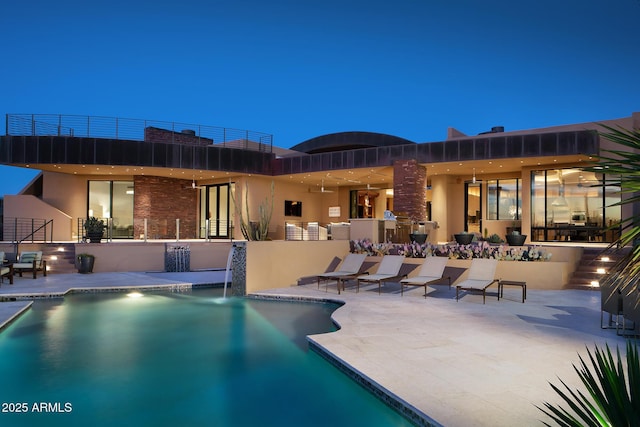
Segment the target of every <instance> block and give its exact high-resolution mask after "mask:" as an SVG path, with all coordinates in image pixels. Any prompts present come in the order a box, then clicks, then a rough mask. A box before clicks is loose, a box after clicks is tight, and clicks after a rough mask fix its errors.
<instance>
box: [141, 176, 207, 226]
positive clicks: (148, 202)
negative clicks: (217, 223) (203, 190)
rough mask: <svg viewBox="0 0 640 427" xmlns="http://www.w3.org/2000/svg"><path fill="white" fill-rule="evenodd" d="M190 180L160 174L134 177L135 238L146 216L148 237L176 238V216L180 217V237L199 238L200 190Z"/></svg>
mask: <svg viewBox="0 0 640 427" xmlns="http://www.w3.org/2000/svg"><path fill="white" fill-rule="evenodd" d="M190 186H191V181H189V180H184V179H173V178H163V177H157V176H139V175H138V176H135V177H134V189H135V193H134V207H133V217H134V218H135V221H134V237H135V238H136V239H137V238H140V235H141V234H142V233H143V232H144V219H145V218H147V237H148V238H149V239H175V238H176V218H179V219H180V238H181V239H193V238H196V237H197V227H198V223H197V212H198V206H197V203H198V197H197V196H198V191H199V190H194V189H191V188H190Z"/></svg>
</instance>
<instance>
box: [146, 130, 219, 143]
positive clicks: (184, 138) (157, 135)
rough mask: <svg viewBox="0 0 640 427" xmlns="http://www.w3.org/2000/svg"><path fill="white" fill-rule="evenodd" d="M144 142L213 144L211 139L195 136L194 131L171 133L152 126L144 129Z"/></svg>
mask: <svg viewBox="0 0 640 427" xmlns="http://www.w3.org/2000/svg"><path fill="white" fill-rule="evenodd" d="M144 140H145V141H149V142H170V143H176V144H195V145H211V144H213V139H211V138H203V137H200V136H197V135H196V134H195V132H194V131H191V130H189V129H184V130H182V131H181V132H173V131H170V130H167V129H161V128H156V127H153V126H148V127H146V128H144Z"/></svg>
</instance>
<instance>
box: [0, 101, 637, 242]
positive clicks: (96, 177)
mask: <svg viewBox="0 0 640 427" xmlns="http://www.w3.org/2000/svg"><path fill="white" fill-rule="evenodd" d="M599 123H602V124H606V125H609V126H621V127H623V128H627V129H632V128H640V113H633V114H632V115H631V116H630V117H625V118H620V119H614V120H603V121H601V122H599ZM598 130H601V128H600V126H599V124H597V123H580V124H572V125H566V126H556V127H551V128H543V129H532V130H521V131H508V130H505V129H503V128H502V127H499V126H496V127H493V128H491V129H490V130H489V131H487V132H484V133H481V134H479V135H474V136H468V135H464V134H463V133H462V132H460V131H457V130H455V129H449V130H448V136H447V139H446V140H445V141H436V142H420V143H416V142H412V141H408V140H406V139H402V138H399V137H395V136H391V135H383V134H375V133H368V132H342V133H336V134H330V135H324V136H319V137H317V138H313V139H311V140H308V141H305V142H302V143H300V144H298V145H296V146H294V147H292V148H291V149H288V150H285V149H280V148H277V147H274V146H273V144H272V138H271V135H268V134H264V133H259V132H251V131H242V130H234V129H224V128H214V127H208V126H200V125H185V124H178V123H166V122H152V121H143V120H129V119H118V118H105V117H84V116H63V115H22V114H8V115H7V116H6V135H5V136H1V137H0V163H2V164H6V165H12V166H19V167H25V168H31V169H36V170H39V171H41V173H40V174H39V175H38V176H37V177H36V178H35V179H34V180H33V182H31V183H30V184H29V185H28V186H27V187H26V188H25V189H24V190H23V191H22V192H21V194H19V195H6V196H5V199H4V224H3V225H4V236H5V240H12V239H14V238H16V239H21V238H24V237H25V235H26V234H28V233H29V232H30V230H29V226H28V225H32V226H34V225H35V228H36V229H37V228H40V229H45V230H46V229H48V230H49V232H48V233H49V237H50V238H51V239H52V240H54V241H78V240H80V239H82V237H83V231H82V223H83V221H84V219H85V218H87V217H89V216H96V217H99V218H105V219H106V220H107V222H108V224H109V236H108V237H109V238H110V239H132V240H139V239H145V240H146V239H204V240H209V239H231V238H233V239H242V237H243V236H242V234H241V232H240V230H239V228H240V227H238V224H239V214H240V212H239V211H238V209H237V208H236V206H240V205H242V206H245V205H248V214H249V215H248V219H249V221H258V210H259V205H260V204H261V203H268V204H270V203H271V186H272V183H273V188H274V190H273V214H272V218H271V222H270V225H269V237H270V238H271V239H285V238H288V239H323V238H334V239H335V238H349V237H351V238H360V237H365V236H366V237H371V238H373V239H374V240H379V241H383V240H394V241H402V240H405V239H407V234H408V232H410V231H412V230H414V231H415V230H416V229H417V228H420V227H423V228H424V229H426V230H428V233H429V240H430V241H432V242H445V241H449V240H451V239H452V235H453V234H454V233H458V232H461V231H463V230H466V231H472V232H477V233H480V234H494V233H496V234H498V235H504V234H505V233H506V232H507V230H508V229H509V230H510V229H512V228H515V229H519V230H520V231H521V232H522V234H526V235H527V236H528V240H527V242H550V241H576V240H578V241H580V242H584V244H585V245H588V244H589V243H592V242H608V241H612V239H614V238H615V232H613V231H610V230H609V231H607V230H606V228H607V227H608V226H610V225H611V224H615V223H616V222H618V221H619V220H620V218H621V217H624V213H623V212H622V211H621V209H626V207H623V208H620V207H611V205H612V204H613V203H614V202H616V201H618V200H619V199H620V194H619V193H618V189H617V188H612V187H610V186H605V185H604V184H603V181H602V177H601V176H600V174H596V173H593V172H586V171H584V170H583V169H582V168H583V167H584V166H586V165H588V164H591V163H592V161H593V160H594V158H595V157H596V156H597V155H598V154H599V153H601V151H602V150H603V149H606V148H607V147H611V143H610V142H609V141H607V140H606V139H604V138H602V137H600V136H599V134H598V133H597V132H596V131H598ZM605 172H606V171H603V173H605ZM234 200H235V202H237V203H234ZM242 210H243V211H244V210H245V208H244V207H243V208H242ZM385 211H390V212H392V213H393V214H394V215H395V216H396V217H397V218H396V219H397V221H396V222H395V223H390V222H385V221H383V220H384V218H385ZM243 213H244V212H243ZM387 215H388V212H387ZM245 219H246V213H245ZM25 224H27V226H25ZM40 224H49V225H51V224H52V226H50V227H49V226H48V225H44V226H43V227H40ZM332 224H333V227H332V226H331V225H332ZM390 224H391V225H390ZM48 227H49V228H48Z"/></svg>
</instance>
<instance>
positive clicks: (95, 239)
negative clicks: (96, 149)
mask: <svg viewBox="0 0 640 427" xmlns="http://www.w3.org/2000/svg"><path fill="white" fill-rule="evenodd" d="M103 234H104V231H87V238H88V239H89V242H90V243H100V240H102V235H103Z"/></svg>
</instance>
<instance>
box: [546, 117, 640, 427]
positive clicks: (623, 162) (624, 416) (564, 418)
mask: <svg viewBox="0 0 640 427" xmlns="http://www.w3.org/2000/svg"><path fill="white" fill-rule="evenodd" d="M603 127H604V128H605V129H607V132H603V133H600V136H602V137H605V138H607V139H609V140H610V141H613V142H614V143H616V144H618V145H620V146H621V147H622V148H621V149H613V150H603V152H604V155H601V156H599V161H598V164H597V165H595V166H593V167H590V168H587V170H589V171H592V172H596V173H603V177H604V178H603V179H604V180H605V185H613V186H618V187H619V188H620V189H621V192H622V194H623V195H626V196H627V197H623V198H622V200H621V201H620V202H618V203H616V204H615V205H614V206H621V205H627V204H636V206H638V203H640V130H638V129H634V130H626V129H623V128H612V127H609V126H604V125H603ZM615 226H616V227H618V226H621V227H622V233H621V235H620V237H619V238H618V239H617V240H616V241H615V242H613V243H612V244H611V245H610V246H609V248H608V249H616V250H617V249H618V248H624V247H626V246H630V247H631V250H630V251H629V252H628V254H626V255H625V256H624V257H622V258H621V259H620V260H619V261H618V262H617V263H616V264H615V265H614V266H613V267H612V268H611V269H610V271H609V273H608V274H607V276H605V277H604V278H603V280H601V282H600V285H601V286H610V287H612V288H617V289H620V290H624V293H625V296H627V298H629V297H631V298H638V295H639V294H638V286H639V285H638V283H640V282H638V279H640V245H639V244H638V243H639V242H640V213H638V212H636V211H634V212H633V213H632V215H631V216H629V217H628V218H623V219H622V220H621V222H620V224H616V225H615ZM587 353H588V355H589V360H590V361H591V370H590V369H589V367H588V366H587V364H586V363H585V361H584V360H583V359H582V357H580V366H581V367H580V368H578V367H576V366H575V365H574V369H575V370H576V372H577V373H578V375H579V377H580V379H581V380H582V383H583V385H584V386H585V388H586V390H587V392H586V393H584V392H581V391H573V390H571V389H570V388H569V387H568V386H567V385H566V384H565V383H564V382H563V381H562V380H561V382H562V385H563V386H564V388H563V389H561V388H560V387H557V386H555V385H553V384H551V387H552V388H553V390H554V391H555V392H556V393H558V394H559V395H560V396H561V397H562V399H563V400H564V401H565V403H567V404H568V405H569V407H570V408H571V410H567V409H565V408H563V407H561V406H559V405H558V406H554V405H551V404H549V403H545V404H544V408H541V407H538V409H540V410H541V411H542V412H544V413H545V414H546V415H548V416H549V417H551V418H552V419H553V420H554V421H555V422H556V423H557V424H558V425H560V426H567V427H569V426H636V425H640V393H638V390H640V360H639V358H638V347H637V343H632V342H631V341H628V342H627V352H626V359H627V363H626V365H627V375H626V378H625V374H624V368H623V366H624V365H623V363H622V359H621V356H620V350H619V349H617V363H616V361H614V358H613V356H612V354H611V351H610V350H609V347H608V346H607V347H606V352H605V351H602V350H600V349H598V348H597V347H596V348H595V357H594V356H593V355H592V354H591V352H590V351H589V350H588V349H587ZM544 424H545V425H549V424H547V423H544Z"/></svg>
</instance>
